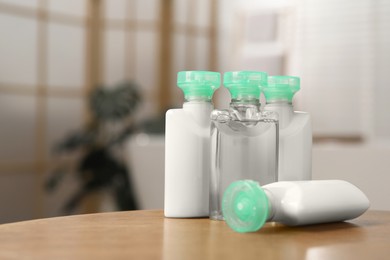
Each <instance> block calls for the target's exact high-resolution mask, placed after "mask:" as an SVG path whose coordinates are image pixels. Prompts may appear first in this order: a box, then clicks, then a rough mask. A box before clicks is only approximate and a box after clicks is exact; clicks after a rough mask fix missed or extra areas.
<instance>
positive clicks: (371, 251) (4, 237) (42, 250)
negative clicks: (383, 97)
mask: <svg viewBox="0 0 390 260" xmlns="http://www.w3.org/2000/svg"><path fill="white" fill-rule="evenodd" d="M0 259H245V260H246V259H316V260H320V259H369V260H372V259H390V212H384V211H382V212H381V211H368V212H366V213H365V214H364V215H362V216H361V217H359V218H357V219H355V220H351V221H349V222H340V223H332V224H323V225H313V226H305V227H286V226H283V225H281V224H276V223H268V224H266V225H265V226H264V227H263V228H262V229H261V230H259V231H258V232H256V233H246V234H239V233H235V232H234V231H232V230H231V229H230V228H229V227H228V226H227V225H226V224H225V223H224V222H222V221H210V220H209V219H205V218H204V219H167V218H164V217H163V212H162V211H128V212H112V213H99V214H90V215H77V216H69V217H59V218H48V219H39V220H31V221H24V222H17V223H11V224H3V225H0Z"/></svg>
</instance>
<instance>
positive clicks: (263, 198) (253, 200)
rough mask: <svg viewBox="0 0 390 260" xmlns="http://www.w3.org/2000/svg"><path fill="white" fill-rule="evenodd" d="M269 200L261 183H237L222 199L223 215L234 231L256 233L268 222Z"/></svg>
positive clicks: (226, 191) (234, 183)
mask: <svg viewBox="0 0 390 260" xmlns="http://www.w3.org/2000/svg"><path fill="white" fill-rule="evenodd" d="M268 203H269V202H268V198H267V195H266V194H265V192H264V190H263V189H262V188H261V187H260V185H259V183H257V182H255V181H251V180H242V181H236V182H233V183H232V184H230V185H229V187H228V188H227V189H226V190H225V192H224V194H223V198H222V213H223V217H224V218H225V221H226V223H227V224H228V225H229V227H231V228H232V229H233V230H234V231H236V232H240V233H244V232H255V231H257V230H259V229H260V228H261V227H262V226H263V225H264V223H265V222H266V221H267V218H268V214H269V207H268Z"/></svg>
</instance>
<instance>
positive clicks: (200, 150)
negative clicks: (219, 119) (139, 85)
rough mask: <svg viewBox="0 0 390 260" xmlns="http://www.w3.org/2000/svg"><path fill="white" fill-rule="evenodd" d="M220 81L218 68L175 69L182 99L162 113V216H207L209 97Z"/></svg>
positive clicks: (211, 106) (211, 107)
mask: <svg viewBox="0 0 390 260" xmlns="http://www.w3.org/2000/svg"><path fill="white" fill-rule="evenodd" d="M220 83H221V76H220V74H219V73H218V72H209V71H182V72H179V73H178V77H177V85H178V86H179V88H181V89H182V90H183V92H184V99H185V102H184V104H183V108H182V109H170V110H168V111H167V113H166V127H165V198H164V214H165V216H166V217H176V218H188V217H207V216H209V200H208V198H209V180H210V113H211V111H212V110H213V105H212V103H211V98H212V96H213V93H214V91H215V90H216V89H217V88H218V87H219V86H220Z"/></svg>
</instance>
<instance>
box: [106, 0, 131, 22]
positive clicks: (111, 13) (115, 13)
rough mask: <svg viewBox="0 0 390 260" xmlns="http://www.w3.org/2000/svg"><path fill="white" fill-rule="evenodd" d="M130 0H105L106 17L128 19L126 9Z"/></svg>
mask: <svg viewBox="0 0 390 260" xmlns="http://www.w3.org/2000/svg"><path fill="white" fill-rule="evenodd" d="M128 2H129V1H128V0H105V1H104V2H103V3H104V17H105V18H107V19H115V20H124V19H126V9H127V5H128Z"/></svg>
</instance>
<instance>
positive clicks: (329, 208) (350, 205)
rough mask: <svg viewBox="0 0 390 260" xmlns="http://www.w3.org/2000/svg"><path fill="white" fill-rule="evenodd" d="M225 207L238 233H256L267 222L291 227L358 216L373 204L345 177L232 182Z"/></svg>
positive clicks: (231, 223) (223, 208)
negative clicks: (263, 182) (261, 182)
mask: <svg viewBox="0 0 390 260" xmlns="http://www.w3.org/2000/svg"><path fill="white" fill-rule="evenodd" d="M222 203H223V204H222V210H223V214H224V218H225V221H226V222H227V224H228V225H229V226H230V227H231V228H232V229H233V230H235V231H237V232H254V231H257V230H259V229H260V228H261V227H262V226H263V225H264V223H265V222H266V221H275V222H281V223H283V224H286V225H289V226H298V225H311V224H319V223H328V222H337V221H344V220H349V219H353V218H356V217H358V216H360V215H361V214H363V213H364V212H365V211H366V210H367V209H368V208H369V206H370V202H369V200H368V198H367V197H366V195H365V194H364V193H363V192H362V191H361V190H359V189H358V188H357V187H356V186H354V185H352V184H351V183H349V182H346V181H341V180H322V181H285V182H275V183H271V184H268V185H264V186H263V187H260V185H259V184H258V183H257V182H254V181H251V180H244V181H237V182H234V183H232V184H231V185H230V186H229V187H228V189H227V190H226V191H225V193H224V197H223V202H222Z"/></svg>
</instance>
